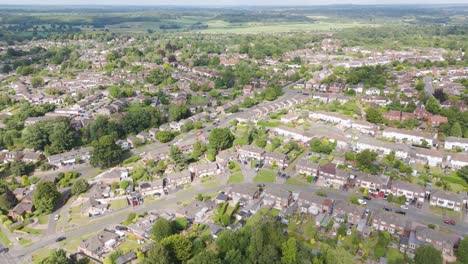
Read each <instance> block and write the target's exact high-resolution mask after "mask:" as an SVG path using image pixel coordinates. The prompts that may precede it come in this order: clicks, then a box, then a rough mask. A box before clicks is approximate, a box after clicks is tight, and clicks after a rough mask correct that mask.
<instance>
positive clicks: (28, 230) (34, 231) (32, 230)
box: [21, 227, 44, 235]
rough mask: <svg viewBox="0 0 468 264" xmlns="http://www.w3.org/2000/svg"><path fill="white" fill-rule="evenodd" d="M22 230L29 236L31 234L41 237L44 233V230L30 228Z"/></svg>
mask: <svg viewBox="0 0 468 264" xmlns="http://www.w3.org/2000/svg"><path fill="white" fill-rule="evenodd" d="M21 230H23V231H24V232H26V233H28V234H31V235H40V234H42V233H44V231H43V230H39V229H34V228H30V227H23V228H22V229H21Z"/></svg>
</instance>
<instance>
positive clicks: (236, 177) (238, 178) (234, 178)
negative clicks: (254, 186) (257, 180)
mask: <svg viewBox="0 0 468 264" xmlns="http://www.w3.org/2000/svg"><path fill="white" fill-rule="evenodd" d="M241 182H244V175H242V172H240V171H239V172H236V173H234V174H232V175H231V176H230V177H229V180H228V183H229V184H231V183H241Z"/></svg>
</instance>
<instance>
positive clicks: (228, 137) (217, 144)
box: [208, 128, 235, 152]
mask: <svg viewBox="0 0 468 264" xmlns="http://www.w3.org/2000/svg"><path fill="white" fill-rule="evenodd" d="M234 139H235V137H234V135H233V134H232V133H231V131H230V130H229V128H214V129H213V130H212V131H211V133H210V135H209V137H208V140H209V148H210V149H213V150H215V151H216V152H217V151H220V150H224V149H227V148H230V147H232V142H233V141H234Z"/></svg>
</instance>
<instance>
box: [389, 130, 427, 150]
mask: <svg viewBox="0 0 468 264" xmlns="http://www.w3.org/2000/svg"><path fill="white" fill-rule="evenodd" d="M383 137H385V138H389V139H395V140H397V141H399V142H405V141H406V142H410V143H414V144H418V145H423V144H424V141H426V142H427V144H428V146H432V145H433V144H434V141H433V139H432V136H431V135H430V134H427V133H422V132H418V131H414V130H403V129H396V128H386V129H385V130H384V131H383Z"/></svg>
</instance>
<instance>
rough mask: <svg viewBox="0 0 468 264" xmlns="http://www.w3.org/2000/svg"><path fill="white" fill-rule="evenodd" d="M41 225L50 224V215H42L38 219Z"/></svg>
mask: <svg viewBox="0 0 468 264" xmlns="http://www.w3.org/2000/svg"><path fill="white" fill-rule="evenodd" d="M37 220H38V221H39V224H41V225H46V224H47V223H48V222H49V215H40V216H38V217H37Z"/></svg>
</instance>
